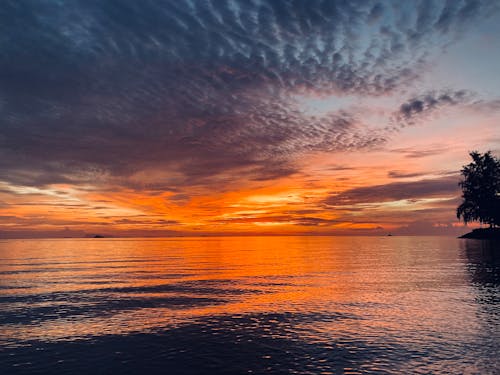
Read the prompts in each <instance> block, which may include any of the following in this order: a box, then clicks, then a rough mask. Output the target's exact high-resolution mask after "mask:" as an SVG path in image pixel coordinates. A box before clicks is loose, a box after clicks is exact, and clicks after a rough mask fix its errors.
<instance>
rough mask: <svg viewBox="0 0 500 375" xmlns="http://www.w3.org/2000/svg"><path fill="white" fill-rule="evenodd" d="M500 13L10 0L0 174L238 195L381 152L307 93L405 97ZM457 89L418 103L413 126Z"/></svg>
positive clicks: (0, 108) (0, 41)
mask: <svg viewBox="0 0 500 375" xmlns="http://www.w3.org/2000/svg"><path fill="white" fill-rule="evenodd" d="M488 4H489V3H488V2H480V1H475V2H471V1H466V2H463V3H462V2H449V3H442V2H440V1H436V2H432V1H431V2H425V3H424V2H422V3H417V2H415V3H413V2H412V3H410V2H407V3H404V4H399V3H397V2H396V3H394V4H391V3H382V4H381V3H379V2H377V1H349V2H333V1H329V0H328V1H327V0H325V1H271V0H269V1H266V0H261V1H257V0H254V1H230V0H227V1H194V2H191V1H175V2H174V1H141V2H137V1H132V0H119V1H118V0H110V1H105V2H102V1H94V0H85V1H72V2H55V1H29V0H15V1H8V0H6V1H3V2H2V3H1V4H0V33H1V34H0V35H2V37H1V38H0V115H1V118H2V126H1V128H0V171H1V172H0V179H2V180H6V181H9V182H11V183H14V184H20V185H32V186H44V185H47V184H52V183H82V184H84V183H92V184H98V183H100V182H104V181H106V183H108V184H109V183H113V184H117V185H122V186H127V187H132V188H138V189H141V188H142V189H147V188H148V187H147V186H146V185H148V184H154V185H155V187H156V188H157V189H162V188H163V187H165V188H167V189H173V188H175V187H176V186H182V185H204V184H212V185H213V184H217V183H218V184H220V186H225V185H227V182H228V179H229V180H231V179H234V176H235V174H237V175H238V176H240V178H249V179H253V180H267V179H274V178H278V177H281V176H287V175H290V174H292V173H294V172H295V171H296V167H295V164H294V160H295V158H296V157H298V156H300V154H301V153H304V152H309V151H315V150H324V151H331V150H352V149H355V150H358V149H363V148H369V147H373V146H376V145H379V144H380V143H382V142H384V140H385V138H384V135H383V134H376V133H374V132H373V131H371V130H368V129H366V128H365V127H363V126H362V124H361V123H360V122H359V121H358V119H356V118H355V116H350V115H346V114H345V113H340V114H332V115H329V116H324V117H322V118H310V117H307V116H305V115H304V114H302V113H301V112H300V111H298V110H297V109H296V108H295V103H294V101H293V94H297V93H302V94H304V93H308V92H313V93H319V92H323V93H339V94H340V95H346V94H359V95H381V94H385V93H388V92H391V91H392V90H395V89H397V88H399V87H401V86H403V85H405V84H406V83H408V82H409V80H411V79H413V78H415V77H416V76H417V75H418V73H419V68H420V66H421V65H422V64H423V63H424V62H425V61H426V59H427V57H428V56H429V54H432V50H433V49H436V48H441V47H442V46H445V45H446V44H447V43H449V42H450V41H452V40H453V39H454V38H455V37H456V34H457V33H458V32H459V30H462V29H463V28H464V27H465V26H467V24H469V23H471V22H473V20H475V19H477V17H479V16H480V15H482V14H485V13H486V12H487V10H488ZM429 40H432V43H429ZM456 95H457V94H455V96H451V97H449V98H447V97H445V96H440V97H438V98H436V100H437V103H436V104H432V103H431V102H429V101H426V100H427V99H424V101H423V102H422V103H420V104H419V102H417V100H420V99H415V100H412V101H410V102H408V103H407V104H406V105H405V106H404V107H402V108H401V111H400V112H401V116H402V119H403V120H404V121H407V120H409V119H412V118H414V117H415V116H416V115H417V114H419V113H420V112H422V111H424V112H425V111H426V109H428V108H430V107H432V106H440V105H442V104H444V103H446V102H447V101H450V102H452V101H456V100H458V98H457V96H456ZM152 171H156V172H158V171H163V173H151V172H152ZM141 173H142V174H141ZM145 175H146V176H147V178H145V177H144V176H145ZM138 181H139V182H138Z"/></svg>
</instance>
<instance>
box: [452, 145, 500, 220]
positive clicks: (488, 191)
mask: <svg viewBox="0 0 500 375" xmlns="http://www.w3.org/2000/svg"><path fill="white" fill-rule="evenodd" d="M469 155H470V156H471V158H472V163H470V164H468V165H464V166H463V168H462V171H461V174H462V176H463V180H462V181H460V182H459V186H460V187H461V188H462V198H463V202H462V204H461V205H460V206H458V208H457V218H459V219H460V218H462V220H463V221H464V223H465V224H467V223H469V222H471V221H479V222H480V223H484V224H489V225H490V227H495V226H497V225H500V159H498V158H497V157H495V156H493V155H492V154H491V151H488V152H487V153H485V154H484V155H482V154H480V153H479V152H477V151H474V152H471V153H470V154H469Z"/></svg>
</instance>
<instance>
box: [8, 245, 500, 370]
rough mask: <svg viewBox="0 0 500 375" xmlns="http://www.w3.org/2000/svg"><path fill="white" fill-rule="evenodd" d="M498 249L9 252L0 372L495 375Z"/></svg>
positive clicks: (499, 317) (81, 248)
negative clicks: (419, 374)
mask: <svg viewBox="0 0 500 375" xmlns="http://www.w3.org/2000/svg"><path fill="white" fill-rule="evenodd" d="M499 246H500V245H499V244H498V243H493V242H485V241H478V240H458V239H452V238H439V237H387V238H386V237H382V238H377V237H337V238H335V237H260V238H259V237H245V238H182V239H154V240H151V239H133V240H131V239H126V240H125V239H123V240H122V239H81V240H4V241H0V264H1V265H0V344H1V349H0V372H1V374H18V373H19V374H24V373H25V374H35V373H54V374H63V373H66V374H88V373H91V374H138V373H141V374H145V373H168V374H248V373H254V374H262V373H269V374H371V373H391V374H401V373H412V374H416V373H423V374H428V373H433V374H445V373H456V374H462V373H469V374H475V373H477V374H495V373H497V374H498V373H500V359H499V356H498V354H499V353H500V298H499V297H500V252H499V250H500V248H499Z"/></svg>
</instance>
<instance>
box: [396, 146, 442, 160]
mask: <svg viewBox="0 0 500 375" xmlns="http://www.w3.org/2000/svg"><path fill="white" fill-rule="evenodd" d="M448 150H449V149H448V148H446V147H442V146H439V145H435V146H433V145H431V146H429V147H427V148H425V149H420V148H418V149H416V148H395V149H392V150H390V151H391V152H394V153H398V154H403V155H404V156H405V157H407V158H411V159H420V158H425V157H428V156H434V155H440V154H443V153H445V152H446V151H448Z"/></svg>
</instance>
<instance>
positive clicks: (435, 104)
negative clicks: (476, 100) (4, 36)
mask: <svg viewBox="0 0 500 375" xmlns="http://www.w3.org/2000/svg"><path fill="white" fill-rule="evenodd" d="M473 96H474V95H473V94H472V93H470V92H468V91H465V90H458V91H450V90H448V91H441V92H435V91H433V92H428V93H426V94H423V95H420V96H417V97H413V98H410V99H408V100H407V101H406V102H405V103H403V104H401V106H400V107H399V109H398V111H397V112H396V113H394V114H393V119H392V120H393V121H394V122H396V123H398V124H400V125H401V126H406V125H413V124H415V123H416V122H418V121H421V120H422V119H425V118H427V116H429V115H430V114H432V113H435V112H437V111H438V110H440V109H442V108H445V107H451V106H456V105H459V104H466V103H470V102H471V101H472V98H473Z"/></svg>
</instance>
